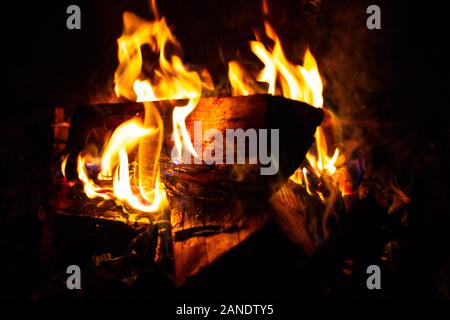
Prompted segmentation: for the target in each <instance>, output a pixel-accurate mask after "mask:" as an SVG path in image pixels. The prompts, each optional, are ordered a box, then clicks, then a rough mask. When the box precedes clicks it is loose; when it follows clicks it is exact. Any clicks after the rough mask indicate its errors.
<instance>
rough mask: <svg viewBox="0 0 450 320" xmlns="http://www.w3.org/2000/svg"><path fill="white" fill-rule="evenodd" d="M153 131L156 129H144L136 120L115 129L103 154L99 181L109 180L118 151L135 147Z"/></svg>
mask: <svg viewBox="0 0 450 320" xmlns="http://www.w3.org/2000/svg"><path fill="white" fill-rule="evenodd" d="M155 130H157V129H147V128H144V127H143V126H142V124H141V123H140V121H138V120H137V119H132V120H129V121H126V122H124V123H123V124H121V125H120V126H119V127H117V129H116V130H115V131H114V133H113V135H112V136H111V139H110V140H109V142H108V144H107V145H106V148H105V151H104V152H103V155H102V161H101V163H102V170H101V172H100V174H99V177H98V178H99V179H100V180H111V179H112V171H113V168H114V167H115V165H116V164H117V161H118V153H119V151H120V150H122V149H124V148H132V147H133V146H136V144H137V143H138V142H139V139H141V138H142V137H144V136H146V135H149V134H152V133H154V132H155Z"/></svg>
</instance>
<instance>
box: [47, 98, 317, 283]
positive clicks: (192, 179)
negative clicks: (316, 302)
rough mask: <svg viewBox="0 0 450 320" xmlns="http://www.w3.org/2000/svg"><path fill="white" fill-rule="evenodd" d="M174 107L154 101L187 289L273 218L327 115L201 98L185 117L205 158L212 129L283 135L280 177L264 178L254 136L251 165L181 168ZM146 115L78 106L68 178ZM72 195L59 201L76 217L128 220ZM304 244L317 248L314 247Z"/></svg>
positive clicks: (297, 105) (278, 103)
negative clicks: (278, 196) (85, 154)
mask: <svg viewBox="0 0 450 320" xmlns="http://www.w3.org/2000/svg"><path fill="white" fill-rule="evenodd" d="M174 104H175V103H174V102H173V101H158V102H152V107H155V108H157V110H158V111H159V113H160V114H161V116H162V120H163V125H164V127H165V128H170V129H168V130H167V129H166V130H164V136H163V141H162V147H161V156H160V159H159V166H160V169H161V173H162V180H163V182H164V184H165V187H166V192H167V194H168V197H169V201H170V220H171V225H172V234H173V248H174V250H173V252H174V258H175V280H176V283H177V284H181V283H182V282H183V281H184V279H185V278H186V277H188V276H190V275H192V274H194V273H196V272H197V271H198V270H200V269H201V268H202V267H204V266H206V265H208V264H210V263H211V262H212V261H214V260H215V259H216V258H218V257H219V256H220V255H222V254H223V253H225V252H227V251H228V250H230V249H231V248H232V247H235V246H236V245H238V244H239V243H241V242H242V241H244V240H245V239H246V238H247V237H248V236H249V235H251V234H252V233H253V232H254V231H256V230H258V229H260V228H261V227H262V226H263V225H264V224H265V222H266V221H267V220H268V219H270V217H271V212H270V211H271V209H270V207H271V206H270V205H268V204H267V202H266V201H267V200H268V199H269V198H270V196H271V195H273V194H274V193H275V192H276V191H277V190H279V189H280V188H281V186H283V184H284V183H285V182H286V181H287V179H288V178H289V176H290V175H291V174H292V173H293V172H294V171H295V169H296V168H298V167H299V165H300V164H301V163H302V162H303V160H304V157H305V155H306V152H307V151H308V149H309V147H310V146H311V144H312V142H313V139H314V138H313V135H314V132H315V129H316V127H317V126H318V125H319V124H320V122H321V121H322V118H323V111H322V110H321V109H317V108H313V107H311V106H309V105H307V104H305V103H302V102H299V101H294V100H289V99H285V98H281V97H276V96H271V95H253V96H245V97H244V96H242V97H222V98H202V99H200V102H199V104H198V105H197V107H196V108H195V110H194V111H193V112H192V113H191V114H190V115H189V116H188V117H187V119H186V127H187V130H188V132H189V134H190V137H191V138H194V143H193V145H194V148H195V149H196V151H197V153H198V154H199V155H202V154H203V153H204V151H205V150H207V149H208V147H209V146H210V144H211V137H210V136H209V137H208V135H204V134H203V133H206V132H208V131H211V130H215V132H216V133H218V134H221V135H222V136H223V137H224V136H225V137H226V136H227V133H229V132H230V130H234V132H236V130H242V132H244V133H249V132H251V131H252V130H254V132H257V133H259V132H261V131H260V130H273V129H278V130H279V131H278V133H279V141H277V142H278V145H279V152H278V155H277V157H278V159H275V160H278V161H276V162H277V163H276V168H277V174H274V175H261V172H262V171H261V170H262V169H264V165H263V164H262V163H261V161H260V162H256V163H255V162H253V163H251V159H250V156H249V155H250V152H249V149H250V148H251V147H252V146H251V145H250V144H251V138H250V137H249V136H250V134H249V135H248V136H246V137H247V139H244V144H242V145H241V148H242V147H244V149H245V161H244V163H240V164H231V163H227V160H229V159H227V155H226V152H224V153H223V154H222V160H223V161H217V162H218V163H213V164H210V163H207V161H205V159H204V158H203V157H200V159H199V158H191V159H189V160H191V161H192V162H193V163H192V162H191V163H186V162H184V163H176V162H175V161H174V160H173V157H172V152H173V151H172V149H173V146H174V143H173V141H172V137H171V133H172V130H171V128H172V126H173V122H172V111H173V109H174V107H173V106H174ZM176 104H177V105H179V104H180V102H179V101H177V102H176ZM143 114H144V104H142V103H122V104H104V105H95V106H82V107H80V108H78V109H77V110H76V112H75V114H74V115H73V117H72V123H71V127H70V133H69V139H68V141H67V151H68V152H70V156H69V158H68V161H67V166H66V168H67V169H66V176H67V177H68V179H69V180H76V177H77V173H76V170H75V169H76V167H77V166H76V159H77V155H78V154H79V153H80V152H81V151H83V150H85V148H86V145H89V144H91V145H94V146H96V148H97V150H100V149H101V147H102V146H103V145H104V143H105V140H106V139H107V137H108V134H110V132H112V131H113V130H114V129H115V128H117V127H118V126H119V125H120V124H121V123H123V122H124V121H126V120H129V119H131V118H133V117H136V116H137V117H140V118H142V117H143ZM199 123H200V124H201V126H200V129H201V130H200V134H199V130H198V128H199ZM234 138H235V137H233V139H234ZM191 140H192V139H191ZM228 142H229V139H228V140H227V141H226V143H228ZM233 142H234V141H233ZM258 142H260V141H258ZM238 143H239V141H238ZM260 147H261V144H259V148H260ZM226 148H227V146H224V149H226ZM238 148H239V146H238V147H236V146H235V145H233V149H229V148H228V149H226V150H227V151H229V150H233V151H236V150H237V149H238ZM259 148H258V149H259ZM268 149H269V150H270V148H268ZM268 156H272V158H273V156H274V154H271V153H269V154H268ZM186 159H187V158H185V157H183V160H186ZM216 159H219V160H220V158H217V157H216ZM140 160H142V159H140ZM145 160H146V165H147V166H153V165H154V162H153V161H154V159H148V158H147V159H145ZM233 160H236V159H233ZM241 160H242V159H241ZM272 160H274V159H272ZM266 164H267V163H266ZM63 190H64V188H63ZM64 192H66V191H64ZM73 192H74V191H72V195H71V196H67V194H66V195H62V196H60V197H59V199H58V200H57V201H55V202H54V206H55V207H56V210H57V211H58V212H60V213H65V214H77V213H76V212H77V211H80V214H81V215H82V214H84V213H85V212H86V211H88V212H89V213H92V214H93V215H94V216H95V215H96V214H97V213H98V214H99V216H101V217H102V218H106V219H110V220H119V221H120V220H122V221H124V219H123V214H122V212H121V209H119V208H118V209H117V210H114V209H113V207H114V206H113V205H109V204H108V205H105V204H104V205H102V206H101V207H97V208H96V207H95V206H93V205H92V204H91V203H92V201H89V200H87V199H86V197H85V196H82V197H80V195H79V194H78V195H75V194H74V193H73ZM80 192H81V190H79V191H78V193H80ZM69 193H70V192H69ZM75 193H77V192H76V191H75ZM109 202H111V201H109ZM131 213H136V212H131ZM131 217H134V218H133V220H129V221H131V222H138V223H142V222H144V221H143V220H142V219H140V218H139V215H137V217H138V218H135V216H134V215H131ZM300 232H301V230H300ZM298 238H299V239H301V237H298ZM304 245H305V247H308V250H309V249H310V243H305V244H304Z"/></svg>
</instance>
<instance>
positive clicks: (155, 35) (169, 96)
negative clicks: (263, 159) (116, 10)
mask: <svg viewBox="0 0 450 320" xmlns="http://www.w3.org/2000/svg"><path fill="white" fill-rule="evenodd" d="M152 10H153V15H154V16H155V20H153V21H145V20H143V19H141V18H139V17H138V16H136V15H134V14H132V13H130V12H125V13H124V15H123V22H124V31H123V34H122V36H121V37H120V38H119V39H118V41H117V44H118V48H119V55H118V58H119V66H118V68H117V70H116V73H115V75H114V82H115V92H116V95H117V96H123V97H126V98H128V99H130V100H136V101H138V102H143V101H157V100H176V99H187V100H188V103H187V104H186V105H184V106H183V105H175V108H174V110H173V114H172V117H173V119H172V120H173V132H174V137H175V146H176V149H177V152H178V158H179V159H181V154H182V150H183V147H185V148H186V149H187V150H188V151H189V152H190V153H191V154H192V155H194V156H196V157H198V155H197V153H196V152H195V149H194V147H193V145H192V143H191V140H190V138H189V135H188V131H187V129H186V125H185V119H186V117H187V116H188V115H189V114H190V113H191V112H192V111H193V110H194V109H195V107H196V106H197V104H198V101H199V100H200V97H201V94H202V89H203V88H207V89H211V90H212V89H213V85H212V81H211V77H210V76H209V74H208V73H207V71H206V70H204V71H203V72H202V73H201V74H199V73H198V72H196V71H190V70H189V69H188V68H187V67H186V66H185V65H184V63H183V61H182V59H181V57H180V56H178V55H176V54H169V53H168V52H172V51H177V49H179V48H180V44H179V43H178V41H177V39H176V38H175V36H174V35H173V34H172V32H171V30H170V28H169V26H168V25H167V22H166V19H165V18H159V13H158V11H157V9H156V6H155V4H154V3H152ZM143 46H147V47H148V48H150V50H151V51H152V52H153V53H155V54H157V55H158V64H157V66H156V67H154V69H153V70H152V74H151V75H150V77H149V78H148V79H141V77H142V76H143V75H142V72H141V71H142V65H143V58H142V51H141V48H142V47H143Z"/></svg>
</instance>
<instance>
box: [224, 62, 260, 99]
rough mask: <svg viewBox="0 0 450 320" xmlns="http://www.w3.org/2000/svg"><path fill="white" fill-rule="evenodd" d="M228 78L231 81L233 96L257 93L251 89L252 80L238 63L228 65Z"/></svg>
mask: <svg viewBox="0 0 450 320" xmlns="http://www.w3.org/2000/svg"><path fill="white" fill-rule="evenodd" d="M228 78H229V79H230V83H231V87H232V93H233V96H248V95H250V94H253V93H255V92H254V90H253V89H252V88H251V86H250V83H251V80H250V78H249V76H248V75H247V73H246V72H245V71H244V69H242V68H241V66H240V65H239V63H238V62H237V61H230V62H229V63H228Z"/></svg>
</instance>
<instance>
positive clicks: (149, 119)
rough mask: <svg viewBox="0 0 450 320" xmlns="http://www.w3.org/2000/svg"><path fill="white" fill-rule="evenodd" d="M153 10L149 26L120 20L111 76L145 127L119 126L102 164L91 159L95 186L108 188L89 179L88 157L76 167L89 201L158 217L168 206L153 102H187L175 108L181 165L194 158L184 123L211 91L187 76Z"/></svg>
mask: <svg viewBox="0 0 450 320" xmlns="http://www.w3.org/2000/svg"><path fill="white" fill-rule="evenodd" d="M151 9H152V12H153V16H154V18H155V19H154V20H152V21H146V20H144V19H142V18H140V17H138V16H136V15H135V14H133V13H130V12H125V13H124V14H123V26H124V28H123V33H122V35H121V36H120V38H119V39H118V40H117V46H118V59H119V66H118V67H117V70H116V72H115V74H114V84H115V86H114V90H115V92H116V95H117V96H118V97H125V98H127V99H129V100H135V101H138V102H143V103H144V109H145V113H144V122H143V123H142V122H141V120H138V119H132V120H129V121H126V122H125V123H123V124H121V125H120V126H119V127H117V128H116V129H115V131H114V132H113V134H112V135H111V138H110V139H109V141H108V142H107V143H106V144H105V146H104V148H103V151H102V153H101V157H100V159H93V161H92V163H95V165H96V164H97V163H99V166H100V170H99V173H98V175H97V180H98V183H101V184H102V185H103V184H107V186H104V187H103V186H101V185H99V184H98V183H97V182H96V181H94V179H92V178H90V177H89V174H88V170H87V167H88V166H92V163H90V162H89V156H88V155H87V154H80V155H79V157H78V163H77V171H78V178H79V180H80V181H81V182H82V184H83V186H84V191H85V193H86V195H87V196H88V197H89V198H102V199H104V200H114V201H116V202H117V203H119V204H125V205H127V206H130V207H132V208H134V209H136V210H138V211H141V212H156V211H160V210H162V209H163V208H165V207H166V206H167V197H166V193H165V191H164V186H163V184H162V183H161V179H160V170H159V157H160V152H161V148H162V140H163V130H164V128H163V121H162V119H161V115H160V114H159V111H158V109H157V108H156V107H155V105H154V104H153V103H152V101H156V100H187V103H185V104H181V103H180V102H174V103H175V104H174V108H173V113H172V117H173V119H172V120H173V121H172V122H173V132H174V137H175V139H174V140H175V146H176V150H177V152H178V158H179V159H181V155H182V152H183V149H184V148H185V149H186V150H187V151H188V152H190V153H191V154H192V155H193V156H195V157H198V155H197V153H196V151H195V149H194V147H193V145H192V142H191V140H190V137H189V133H188V130H187V128H186V125H185V120H186V118H187V116H188V115H189V114H190V113H191V112H192V111H193V110H194V109H195V107H196V106H197V104H198V102H199V100H200V97H201V94H202V90H203V88H206V89H209V90H212V89H213V88H214V87H213V85H212V81H211V76H210V75H209V73H208V72H207V71H206V70H203V71H202V72H200V73H198V72H197V71H193V70H190V69H189V68H188V67H187V66H186V65H185V64H184V63H183V60H182V59H181V57H180V56H179V55H177V54H176V53H175V52H177V51H179V49H180V44H179V43H178V41H177V39H176V38H175V36H174V35H173V34H172V32H171V30H170V28H169V26H168V25H167V22H166V20H165V18H164V17H160V15H159V12H158V9H157V7H156V2H155V1H152V2H151ZM144 46H145V47H148V48H149V49H150V50H151V52H152V53H153V54H155V56H157V61H156V63H154V64H153V66H152V69H151V72H150V73H144V72H143V54H142V48H143V47H144ZM136 149H137V151H138V152H137V156H136V152H134V156H135V159H134V161H132V162H131V163H130V162H129V158H130V156H131V155H132V154H133V151H135V150H136ZM95 165H93V166H94V167H95ZM130 167H131V168H132V169H130ZM111 184H112V185H111Z"/></svg>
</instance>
